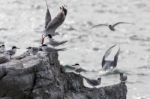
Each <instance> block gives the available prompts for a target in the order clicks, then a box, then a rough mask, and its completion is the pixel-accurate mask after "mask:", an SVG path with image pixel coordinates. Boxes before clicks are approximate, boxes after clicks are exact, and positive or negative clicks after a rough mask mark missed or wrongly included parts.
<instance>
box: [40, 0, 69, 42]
mask: <svg viewBox="0 0 150 99" xmlns="http://www.w3.org/2000/svg"><path fill="white" fill-rule="evenodd" d="M45 1H46V0H45ZM46 5H47V2H46ZM66 15H67V9H66V8H65V7H64V6H61V7H60V12H59V13H58V14H57V16H56V17H55V18H54V19H53V20H52V19H51V14H50V11H49V9H48V5H47V12H46V16H45V30H44V34H43V35H42V44H43V43H44V38H45V37H47V36H48V34H51V35H52V36H55V35H58V34H59V33H57V32H55V31H56V29H57V28H58V27H59V26H60V25H62V23H63V22H64V20H65V18H66Z"/></svg>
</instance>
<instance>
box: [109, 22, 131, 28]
mask: <svg viewBox="0 0 150 99" xmlns="http://www.w3.org/2000/svg"><path fill="white" fill-rule="evenodd" d="M119 24H132V23H128V22H117V23H115V24H113V25H112V27H115V26H117V25H119Z"/></svg>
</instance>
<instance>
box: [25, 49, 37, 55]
mask: <svg viewBox="0 0 150 99" xmlns="http://www.w3.org/2000/svg"><path fill="white" fill-rule="evenodd" d="M27 49H28V51H29V53H30V55H36V54H37V53H38V51H39V48H38V47H28V48H27Z"/></svg>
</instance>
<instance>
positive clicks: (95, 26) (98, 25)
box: [92, 24, 108, 28]
mask: <svg viewBox="0 0 150 99" xmlns="http://www.w3.org/2000/svg"><path fill="white" fill-rule="evenodd" d="M100 26H108V24H97V25H94V26H92V28H97V27H100Z"/></svg>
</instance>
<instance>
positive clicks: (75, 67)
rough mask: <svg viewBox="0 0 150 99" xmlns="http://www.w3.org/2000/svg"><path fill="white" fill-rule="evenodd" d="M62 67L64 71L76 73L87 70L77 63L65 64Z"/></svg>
mask: <svg viewBox="0 0 150 99" xmlns="http://www.w3.org/2000/svg"><path fill="white" fill-rule="evenodd" d="M64 69H65V71H68V72H70V71H75V72H76V73H79V74H80V73H81V72H87V71H86V70H85V69H83V68H81V67H80V64H79V63H76V64H74V65H71V66H70V65H65V66H64Z"/></svg>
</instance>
